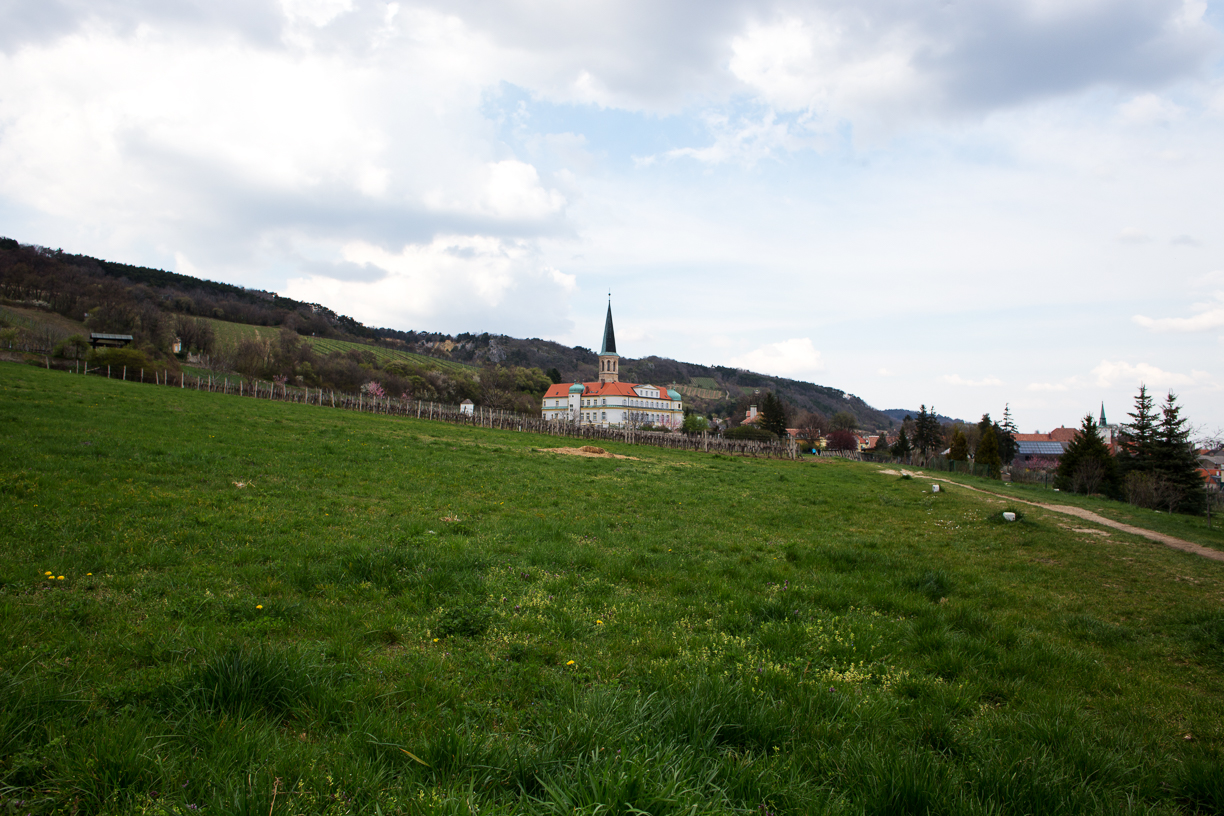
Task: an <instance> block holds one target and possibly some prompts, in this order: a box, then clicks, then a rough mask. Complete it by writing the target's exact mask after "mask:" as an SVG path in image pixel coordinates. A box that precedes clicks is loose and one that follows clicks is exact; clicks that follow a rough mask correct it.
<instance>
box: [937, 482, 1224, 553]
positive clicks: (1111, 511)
mask: <svg viewBox="0 0 1224 816" xmlns="http://www.w3.org/2000/svg"><path fill="white" fill-rule="evenodd" d="M928 475H932V476H938V477H940V478H949V479H951V480H952V481H956V482H960V483H962V484H966V485H971V486H973V487H977V488H979V489H981V490H989V491H991V492H992V493H997V494H999V495H1001V496H1015V497H1016V498H1019V499H1024V500H1025V501H1032V502H1040V503H1042V504H1061V505H1070V506H1071V507H1080V508H1083V509H1085V510H1091V511H1092V512H1094V513H1096V514H1097V515H1100V516H1104V517H1105V518H1107V519H1110V520H1111V521H1120V522H1122V523H1123V524H1130V525H1133V526H1135V527H1143V528H1145V529H1148V530H1155V531H1156V532H1158V533H1164V534H1166V535H1171V536H1176V537H1177V538H1181V539H1185V540H1186V541H1192V542H1194V543H1195V544H1200V545H1202V546H1204V547H1211V548H1212V549H1216V550H1224V517H1221V516H1219V515H1215V514H1213V515H1212V517H1211V518H1210V519H1208V518H1207V517H1206V516H1187V515H1182V514H1180V513H1164V512H1161V511H1159V510H1149V509H1147V508H1144V507H1136V506H1135V505H1133V504H1127V503H1126V502H1123V501H1113V500H1111V499H1106V498H1103V497H1101V496H1085V495H1082V494H1079V493H1067V492H1063V491H1059V490H1054V489H1052V488H1049V487H1044V486H1042V485H1038V484H1023V483H1014V484H1010V483H1009V484H1004V483H1003V482H999V481H996V480H993V479H986V478H982V477H976V476H968V475H965V474H956V473H944V472H940V471H931V472H930V474H928ZM916 478H921V477H916ZM1071 522H1075V523H1076V525H1077V526H1079V519H1074V518H1070V517H1068V518H1067V523H1068V524H1070V523H1071Z"/></svg>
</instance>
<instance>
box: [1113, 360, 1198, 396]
mask: <svg viewBox="0 0 1224 816" xmlns="http://www.w3.org/2000/svg"><path fill="white" fill-rule="evenodd" d="M1092 375H1093V376H1094V377H1096V384H1097V385H1098V386H1100V387H1102V388H1109V387H1111V386H1113V385H1123V386H1138V385H1144V384H1146V385H1147V386H1148V387H1149V388H1154V389H1159V388H1170V387H1173V386H1183V385H1195V384H1203V383H1206V382H1207V381H1209V380H1210V378H1211V376H1210V375H1209V374H1208V373H1207V372H1205V371H1191V372H1190V373H1189V374H1179V373H1176V372H1172V371H1164V370H1162V369H1160V368H1157V367H1156V366H1154V365H1151V364H1150V363H1128V362H1125V361H1122V360H1117V361H1114V360H1102V361H1101V363H1100V365H1098V366H1097V367H1096V368H1094V369H1092Z"/></svg>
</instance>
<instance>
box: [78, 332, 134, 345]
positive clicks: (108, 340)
mask: <svg viewBox="0 0 1224 816" xmlns="http://www.w3.org/2000/svg"><path fill="white" fill-rule="evenodd" d="M131 342H132V335H130V334H99V333H98V332H90V333H89V345H91V346H93V347H94V348H123V347H124V346H126V345H129V344H130V343H131Z"/></svg>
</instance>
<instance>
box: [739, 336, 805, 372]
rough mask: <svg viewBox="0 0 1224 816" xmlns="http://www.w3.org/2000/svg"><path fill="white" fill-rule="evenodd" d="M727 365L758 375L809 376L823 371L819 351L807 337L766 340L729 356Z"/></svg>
mask: <svg viewBox="0 0 1224 816" xmlns="http://www.w3.org/2000/svg"><path fill="white" fill-rule="evenodd" d="M731 365H733V366H735V367H737V368H745V369H748V370H749V371H756V372H758V373H761V374H773V375H775V376H779V377H792V378H793V377H803V376H811V375H812V374H814V373H815V372H818V371H823V370H824V367H825V366H824V361H823V360H822V359H821V357H820V352H819V351H817V350H816V347H815V346H813V345H812V340H811V338H810V337H795V338H792V339H790V340H783V341H782V342H780V343H769V344H767V345H764V346H761V347H760V348H757V349H753V350H752V351H749V352H746V353H744V354H741V355H739V356H737V357H732V358H731Z"/></svg>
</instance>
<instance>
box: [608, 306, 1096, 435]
mask: <svg viewBox="0 0 1224 816" xmlns="http://www.w3.org/2000/svg"><path fill="white" fill-rule="evenodd" d="M608 308H611V307H608ZM1097 425H1099V426H1100V427H1102V428H1104V427H1105V403H1104V402H1102V403H1101V421H1100V422H1098V423H1097Z"/></svg>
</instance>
